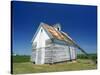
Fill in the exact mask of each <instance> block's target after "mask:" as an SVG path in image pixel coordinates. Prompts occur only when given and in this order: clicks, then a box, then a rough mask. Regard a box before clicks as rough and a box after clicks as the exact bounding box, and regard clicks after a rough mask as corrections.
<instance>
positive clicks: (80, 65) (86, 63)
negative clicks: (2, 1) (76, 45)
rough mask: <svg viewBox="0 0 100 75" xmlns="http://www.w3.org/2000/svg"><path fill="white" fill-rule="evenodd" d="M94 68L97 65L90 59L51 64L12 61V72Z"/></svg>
mask: <svg viewBox="0 0 100 75" xmlns="http://www.w3.org/2000/svg"><path fill="white" fill-rule="evenodd" d="M96 68H97V65H96V64H93V63H91V61H90V60H88V59H77V62H73V63H72V62H64V63H59V64H53V65H49V64H44V65H36V64H32V63H31V62H21V63H18V62H15V63H13V73H14V74H25V73H43V72H59V71H75V70H91V69H96Z"/></svg>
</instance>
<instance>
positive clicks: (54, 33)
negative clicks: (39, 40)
mask: <svg viewBox="0 0 100 75" xmlns="http://www.w3.org/2000/svg"><path fill="white" fill-rule="evenodd" d="M41 27H43V28H44V30H45V31H46V32H47V34H48V35H49V37H50V38H52V39H57V40H61V41H64V42H67V43H68V44H72V45H73V42H74V41H73V40H72V38H71V37H70V36H69V35H68V34H67V33H65V32H63V31H59V30H56V29H55V28H54V26H53V25H52V26H51V25H48V24H46V23H43V22H41V23H40V25H39V27H38V29H37V31H36V33H35V35H34V36H33V38H32V41H33V40H34V38H35V37H36V34H37V33H38V31H39V29H40V28H41Z"/></svg>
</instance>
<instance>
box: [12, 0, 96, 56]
mask: <svg viewBox="0 0 100 75" xmlns="http://www.w3.org/2000/svg"><path fill="white" fill-rule="evenodd" d="M40 22H44V23H47V24H50V25H53V24H55V23H60V24H61V27H62V31H64V32H66V33H68V34H69V35H70V36H71V37H72V39H74V41H76V43H77V44H78V45H79V46H80V47H82V48H83V49H85V51H86V52H88V53H95V52H96V50H97V7H96V6H86V5H85V6H84V5H69V4H50V3H36V2H21V1H13V2H12V27H13V29H12V30H13V32H12V34H13V53H16V54H28V55H29V54H31V51H32V46H31V39H32V37H33V35H34V33H35V32H36V30H37V28H38V26H39V24H40Z"/></svg>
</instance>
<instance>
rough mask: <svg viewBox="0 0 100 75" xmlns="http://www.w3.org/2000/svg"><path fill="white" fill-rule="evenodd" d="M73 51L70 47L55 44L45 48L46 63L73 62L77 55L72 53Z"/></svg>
mask: <svg viewBox="0 0 100 75" xmlns="http://www.w3.org/2000/svg"><path fill="white" fill-rule="evenodd" d="M71 49H72V48H70V46H67V45H61V44H53V45H52V46H50V47H47V48H45V63H55V62H61V61H67V60H73V59H74V58H75V53H74V51H73V53H71V52H72V50H71ZM70 50H71V51H70Z"/></svg>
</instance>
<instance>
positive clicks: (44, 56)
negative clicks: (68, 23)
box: [31, 23, 76, 64]
mask: <svg viewBox="0 0 100 75" xmlns="http://www.w3.org/2000/svg"><path fill="white" fill-rule="evenodd" d="M71 40H72V39H71V38H70V37H69V36H68V35H67V34H66V33H64V32H62V31H61V26H60V25H59V24H56V25H53V26H50V25H47V24H45V23H40V25H39V27H38V29H37V31H36V33H35V35H34V36H33V39H32V55H31V61H32V62H35V64H45V63H49V64H50V63H51V64H52V63H57V62H62V61H68V60H75V59H76V48H75V46H74V45H73V43H72V42H71Z"/></svg>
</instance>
